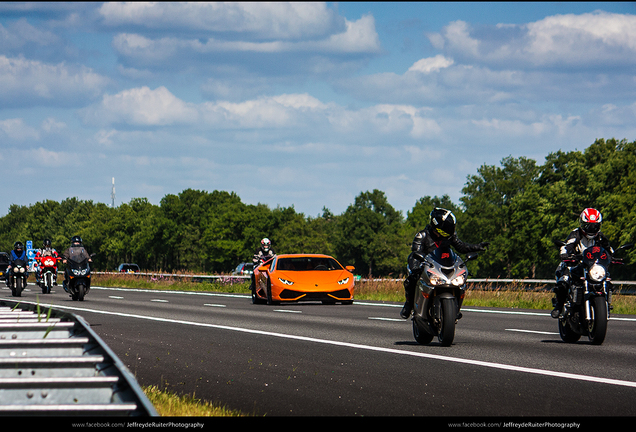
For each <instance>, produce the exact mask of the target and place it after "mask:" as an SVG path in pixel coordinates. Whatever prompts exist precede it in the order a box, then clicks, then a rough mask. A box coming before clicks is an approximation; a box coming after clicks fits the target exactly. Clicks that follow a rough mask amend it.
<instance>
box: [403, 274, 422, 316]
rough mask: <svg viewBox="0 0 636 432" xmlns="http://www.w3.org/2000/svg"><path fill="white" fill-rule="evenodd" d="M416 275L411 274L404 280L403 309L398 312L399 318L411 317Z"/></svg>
mask: <svg viewBox="0 0 636 432" xmlns="http://www.w3.org/2000/svg"><path fill="white" fill-rule="evenodd" d="M417 279H418V275H416V274H414V273H411V274H410V275H409V276H408V277H407V278H406V279H404V297H405V298H406V301H405V302H404V307H403V308H402V311H401V312H400V316H401V317H402V318H404V319H408V318H409V317H410V316H411V311H412V310H413V297H414V296H415V284H416V283H417Z"/></svg>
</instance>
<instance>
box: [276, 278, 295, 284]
mask: <svg viewBox="0 0 636 432" xmlns="http://www.w3.org/2000/svg"><path fill="white" fill-rule="evenodd" d="M278 280H279V281H281V282H282V283H283V284H285V285H293V284H294V283H293V282H292V281H288V280H287V279H281V278H278Z"/></svg>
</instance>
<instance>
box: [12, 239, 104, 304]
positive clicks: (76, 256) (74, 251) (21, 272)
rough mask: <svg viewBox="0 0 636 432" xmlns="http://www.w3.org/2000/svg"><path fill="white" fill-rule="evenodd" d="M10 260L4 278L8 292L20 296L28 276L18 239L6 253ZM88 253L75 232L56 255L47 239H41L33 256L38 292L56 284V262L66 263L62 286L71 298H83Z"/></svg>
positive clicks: (88, 271)
mask: <svg viewBox="0 0 636 432" xmlns="http://www.w3.org/2000/svg"><path fill="white" fill-rule="evenodd" d="M9 256H10V263H9V265H8V266H7V269H6V271H5V275H4V276H5V282H6V284H7V286H8V287H9V288H10V289H11V295H12V296H14V297H21V296H22V291H23V290H24V288H26V286H27V279H28V277H29V265H28V257H27V254H26V251H25V249H24V245H23V244H22V243H21V242H19V241H18V242H15V244H14V245H13V250H12V251H11V253H10V254H9ZM91 257H92V255H89V254H88V252H86V249H85V248H84V246H83V243H82V239H81V238H80V237H79V236H73V238H71V246H70V247H69V248H68V249H67V250H66V251H64V253H63V254H62V256H61V257H60V256H59V255H58V253H57V251H56V250H55V249H53V248H52V247H51V241H50V240H48V239H45V240H44V242H43V243H42V248H41V249H39V250H38V252H37V253H36V255H35V258H34V261H35V262H34V273H35V279H36V284H37V285H38V286H39V287H40V288H41V290H42V294H51V288H52V287H53V286H56V285H57V273H58V262H59V261H62V262H63V263H64V264H66V268H65V271H64V282H63V283H62V286H63V288H64V291H66V292H67V293H68V294H69V296H70V297H71V298H72V299H73V300H78V301H83V300H84V297H85V296H86V294H87V293H88V291H89V290H90V278H91V269H90V262H91V261H92V260H91Z"/></svg>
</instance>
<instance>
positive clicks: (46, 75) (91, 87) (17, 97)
mask: <svg viewBox="0 0 636 432" xmlns="http://www.w3.org/2000/svg"><path fill="white" fill-rule="evenodd" d="M108 83H109V79H108V78H106V77H103V76H101V75H99V74H97V73H95V72H93V70H92V69H90V68H87V67H84V66H80V67H77V68H76V67H71V66H68V65H66V64H65V63H59V64H56V65H52V64H47V63H43V62H40V61H35V60H27V59H25V58H22V57H20V58H9V57H6V56H4V55H0V102H3V103H4V104H5V105H7V104H10V105H17V106H23V105H32V104H37V103H44V104H56V105H69V104H81V103H82V102H83V101H86V100H87V99H90V98H94V97H96V96H97V95H99V94H100V93H101V92H102V91H103V89H104V88H105V87H106V85H107V84H108Z"/></svg>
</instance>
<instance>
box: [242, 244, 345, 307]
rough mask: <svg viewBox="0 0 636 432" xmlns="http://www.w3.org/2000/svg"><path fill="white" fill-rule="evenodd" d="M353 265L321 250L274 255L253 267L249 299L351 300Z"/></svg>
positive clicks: (257, 302) (277, 300)
mask: <svg viewBox="0 0 636 432" xmlns="http://www.w3.org/2000/svg"><path fill="white" fill-rule="evenodd" d="M353 270H354V267H353V266H347V267H346V268H345V267H343V266H342V265H341V264H340V263H339V262H338V261H337V260H336V259H335V258H333V257H331V256H329V255H322V254H286V255H277V256H276V257H274V258H272V259H271V260H269V261H267V262H265V263H263V265H261V266H260V267H258V268H256V269H255V270H254V281H255V283H254V284H253V285H252V303H254V304H263V303H267V304H276V303H283V302H297V301H321V302H322V303H325V304H332V303H336V302H341V303H342V304H351V303H353V290H354V280H353V279H354V277H353V273H352V271H353Z"/></svg>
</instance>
